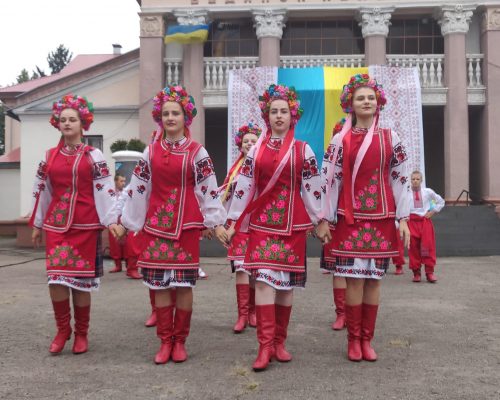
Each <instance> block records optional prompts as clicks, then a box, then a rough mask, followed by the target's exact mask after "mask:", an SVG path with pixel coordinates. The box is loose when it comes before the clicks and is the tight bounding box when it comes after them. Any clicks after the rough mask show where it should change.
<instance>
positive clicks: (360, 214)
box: [317, 74, 410, 361]
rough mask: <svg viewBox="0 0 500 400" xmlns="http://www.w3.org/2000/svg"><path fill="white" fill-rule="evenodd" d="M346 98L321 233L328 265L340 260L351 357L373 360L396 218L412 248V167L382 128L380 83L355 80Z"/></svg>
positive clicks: (326, 173)
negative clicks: (379, 124) (408, 170)
mask: <svg viewBox="0 0 500 400" xmlns="http://www.w3.org/2000/svg"><path fill="white" fill-rule="evenodd" d="M340 100H341V105H342V108H343V110H344V112H346V113H348V114H349V115H348V117H347V120H346V122H345V124H344V126H343V128H342V130H341V131H340V133H339V134H338V135H335V136H333V138H332V140H331V142H330V145H329V147H328V150H327V154H326V155H325V159H324V161H323V167H322V173H323V182H324V184H325V187H324V190H325V194H324V196H323V198H322V202H321V203H322V213H323V218H324V220H323V221H322V222H321V223H320V224H319V225H318V228H317V235H318V237H319V238H320V239H321V240H323V242H324V243H325V246H324V259H325V261H327V262H334V263H335V264H336V270H335V275H336V276H340V277H345V278H346V280H347V290H346V305H345V310H346V323H347V331H348V350H347V351H348V358H349V360H351V361H360V360H361V359H364V360H367V361H375V360H376V359H377V354H376V353H375V351H374V350H373V348H372V347H371V340H372V338H373V334H374V331H375V322H376V318H377V310H378V304H379V297H380V279H381V278H382V277H383V276H384V275H385V272H386V270H387V267H388V265H389V260H390V257H392V256H395V255H397V254H398V244H397V232H396V227H395V224H394V221H395V219H397V220H399V233H400V235H401V236H402V237H404V242H405V246H406V247H408V245H409V230H408V225H407V221H406V220H407V219H408V217H409V213H410V210H409V186H408V173H407V164H408V162H407V155H406V151H405V148H404V146H403V145H402V143H401V141H400V139H399V138H398V136H397V135H396V134H395V133H394V132H391V131H390V130H389V129H383V128H380V127H379V126H378V117H379V112H380V110H382V108H383V106H384V104H385V103H386V98H385V95H384V92H383V90H382V87H381V86H380V85H379V84H378V83H377V82H376V81H375V80H374V79H372V78H370V77H369V76H368V75H367V74H358V75H355V76H353V77H352V78H351V79H350V81H349V83H348V84H347V85H345V86H344V89H343V92H342V94H341V98H340ZM329 224H330V226H329ZM333 224H335V225H333ZM333 227H335V230H334V231H331V229H332V228H333Z"/></svg>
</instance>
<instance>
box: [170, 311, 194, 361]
mask: <svg viewBox="0 0 500 400" xmlns="http://www.w3.org/2000/svg"><path fill="white" fill-rule="evenodd" d="M192 313H193V311H192V310H189V311H187V310H181V309H180V308H176V309H175V317H174V346H173V348H172V360H173V361H174V362H176V363H178V362H184V361H186V360H187V357H188V355H187V352H186V348H185V347H184V344H185V343H186V339H187V337H188V336H189V329H190V327H191V314H192Z"/></svg>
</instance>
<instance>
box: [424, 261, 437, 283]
mask: <svg viewBox="0 0 500 400" xmlns="http://www.w3.org/2000/svg"><path fill="white" fill-rule="evenodd" d="M425 277H426V278H427V282H429V283H436V282H437V278H436V275H434V267H431V266H428V265H426V266H425Z"/></svg>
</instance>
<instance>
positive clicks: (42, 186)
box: [31, 160, 52, 229]
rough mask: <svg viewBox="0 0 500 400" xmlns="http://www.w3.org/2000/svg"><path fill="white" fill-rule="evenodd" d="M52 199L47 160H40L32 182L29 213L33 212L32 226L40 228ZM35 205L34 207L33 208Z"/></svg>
mask: <svg viewBox="0 0 500 400" xmlns="http://www.w3.org/2000/svg"><path fill="white" fill-rule="evenodd" d="M51 201H52V187H51V186H50V180H49V177H48V175H47V162H46V161H45V160H43V161H40V163H39V164H38V169H37V172H36V176H35V181H34V183H33V199H32V203H31V213H32V214H33V213H34V214H35V216H34V219H33V226H35V227H36V228H39V229H41V228H42V226H43V221H44V219H45V215H46V213H47V210H48V208H49V205H50V202H51ZM35 207H36V208H35Z"/></svg>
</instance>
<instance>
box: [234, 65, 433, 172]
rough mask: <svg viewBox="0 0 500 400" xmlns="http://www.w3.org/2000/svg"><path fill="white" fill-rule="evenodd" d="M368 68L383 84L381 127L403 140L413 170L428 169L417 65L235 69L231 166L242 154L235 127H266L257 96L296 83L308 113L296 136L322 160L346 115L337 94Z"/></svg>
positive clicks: (303, 105)
mask: <svg viewBox="0 0 500 400" xmlns="http://www.w3.org/2000/svg"><path fill="white" fill-rule="evenodd" d="M366 72H369V73H370V75H372V76H373V77H375V78H376V79H377V80H378V81H379V82H380V83H382V85H383V86H384V90H385V92H386V95H387V100H388V104H387V106H386V108H385V109H384V111H382V113H381V120H380V125H381V126H383V127H387V128H391V129H393V130H394V131H395V132H396V133H398V135H399V136H400V137H401V138H402V140H403V143H404V144H405V145H406V147H407V150H408V154H409V157H410V162H411V164H410V165H411V168H413V169H420V170H421V171H422V172H423V173H424V176H425V171H424V145H423V126H422V101H421V93H420V81H419V78H418V71H417V69H416V68H402V67H385V66H374V67H370V68H369V69H368V68H334V67H320V68H300V69H299V68H297V69H296V68H276V67H258V68H252V69H239V70H233V71H230V73H229V86H228V130H229V132H228V143H227V144H228V170H229V168H230V167H231V165H232V164H233V162H234V160H235V159H236V158H237V157H238V149H237V147H236V145H235V144H234V134H235V133H236V131H237V129H238V128H239V127H240V126H242V125H245V124H248V123H249V122H252V123H254V124H257V125H258V126H260V127H261V128H262V129H263V130H264V131H265V129H266V127H265V124H264V121H263V120H262V118H261V117H260V109H259V105H258V98H259V96H260V95H261V94H262V93H263V92H264V90H266V89H267V87H268V86H269V85H270V84H271V83H280V84H285V85H287V86H295V88H296V89H297V91H298V93H299V96H300V99H301V106H302V108H303V109H304V114H303V115H302V118H301V119H300V121H299V123H298V124H297V127H296V129H295V136H296V138H297V139H300V140H304V141H306V142H308V143H309V144H310V145H311V147H312V149H313V150H314V152H315V154H316V157H317V158H318V161H319V162H321V160H322V159H323V152H324V149H325V148H326V146H327V145H328V143H329V141H330V137H331V133H332V129H333V127H334V126H335V123H336V122H337V121H338V120H339V119H340V118H341V117H342V116H343V113H342V109H341V107H340V102H339V97H340V93H341V90H342V87H343V86H344V84H345V83H347V81H348V80H349V78H350V77H351V76H352V75H354V74H357V73H366Z"/></svg>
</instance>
